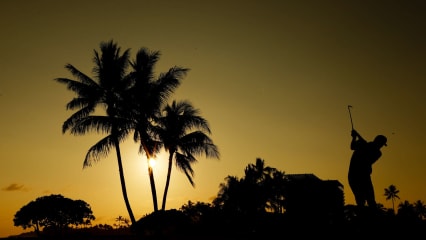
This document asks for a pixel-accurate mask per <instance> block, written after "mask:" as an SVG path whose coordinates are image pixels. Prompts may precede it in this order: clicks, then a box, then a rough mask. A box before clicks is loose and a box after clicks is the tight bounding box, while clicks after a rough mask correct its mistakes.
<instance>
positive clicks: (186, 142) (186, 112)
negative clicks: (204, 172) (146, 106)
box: [155, 100, 220, 210]
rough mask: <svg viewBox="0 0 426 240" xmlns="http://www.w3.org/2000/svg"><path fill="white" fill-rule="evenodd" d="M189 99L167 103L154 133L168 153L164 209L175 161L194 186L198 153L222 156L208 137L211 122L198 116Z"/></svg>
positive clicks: (208, 156)
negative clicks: (194, 167) (194, 166)
mask: <svg viewBox="0 0 426 240" xmlns="http://www.w3.org/2000/svg"><path fill="white" fill-rule="evenodd" d="M199 112H200V111H199V110H198V109H195V108H194V107H193V106H192V105H191V103H190V102H189V101H178V102H177V101H175V100H174V101H173V103H172V104H171V105H169V104H167V105H166V106H165V107H164V109H163V111H162V115H161V116H160V117H159V118H158V119H157V122H158V127H157V128H155V129H156V130H155V132H156V134H157V136H158V138H159V141H160V142H161V144H162V146H164V149H165V150H166V151H167V152H168V153H169V162H168V168H167V179H166V185H165V188H164V194H163V202H162V205H161V209H162V210H165V208H166V199H167V192H168V189H169V184H170V176H171V173H172V163H173V160H175V164H176V167H177V168H178V169H179V170H181V171H182V172H184V173H185V175H186V177H187V178H188V180H189V182H190V183H191V185H192V186H194V181H193V179H192V178H193V176H194V170H193V169H192V166H191V165H192V164H194V163H195V162H197V159H196V156H199V155H202V154H204V155H205V156H206V157H207V158H216V159H219V157H220V156H219V150H218V147H217V146H216V145H215V144H214V143H213V140H212V139H211V138H210V137H209V136H208V135H209V134H211V130H210V127H209V123H208V121H207V120H206V119H204V118H203V117H201V116H200V115H199Z"/></svg>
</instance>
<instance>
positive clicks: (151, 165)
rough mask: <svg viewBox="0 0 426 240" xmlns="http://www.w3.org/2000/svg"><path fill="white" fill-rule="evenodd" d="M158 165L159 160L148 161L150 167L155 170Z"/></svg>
mask: <svg viewBox="0 0 426 240" xmlns="http://www.w3.org/2000/svg"><path fill="white" fill-rule="evenodd" d="M156 164H157V160H155V158H150V159H148V165H149V166H150V167H152V168H154V167H155V165H156Z"/></svg>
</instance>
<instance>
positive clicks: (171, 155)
mask: <svg viewBox="0 0 426 240" xmlns="http://www.w3.org/2000/svg"><path fill="white" fill-rule="evenodd" d="M172 162H173V152H171V153H170V156H169V166H168V169H167V179H166V186H165V187H164V194H163V203H162V205H161V210H163V211H164V210H166V199H167V192H168V191H169V183H170V175H171V174H172Z"/></svg>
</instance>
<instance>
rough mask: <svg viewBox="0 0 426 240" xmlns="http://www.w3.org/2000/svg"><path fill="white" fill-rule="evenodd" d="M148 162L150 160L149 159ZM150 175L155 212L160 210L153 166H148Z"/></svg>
mask: <svg viewBox="0 0 426 240" xmlns="http://www.w3.org/2000/svg"><path fill="white" fill-rule="evenodd" d="M148 162H149V159H148ZM148 165H149V163H148ZM148 175H149V182H150V184H151V194H152V201H153V204H154V212H157V211H158V203H157V190H156V189H155V181H154V172H153V170H152V167H151V166H148Z"/></svg>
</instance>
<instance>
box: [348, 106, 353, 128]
mask: <svg viewBox="0 0 426 240" xmlns="http://www.w3.org/2000/svg"><path fill="white" fill-rule="evenodd" d="M351 108H352V105H348V111H349V117H350V118H351V126H352V130H354V123H353V121H352V114H351Z"/></svg>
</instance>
